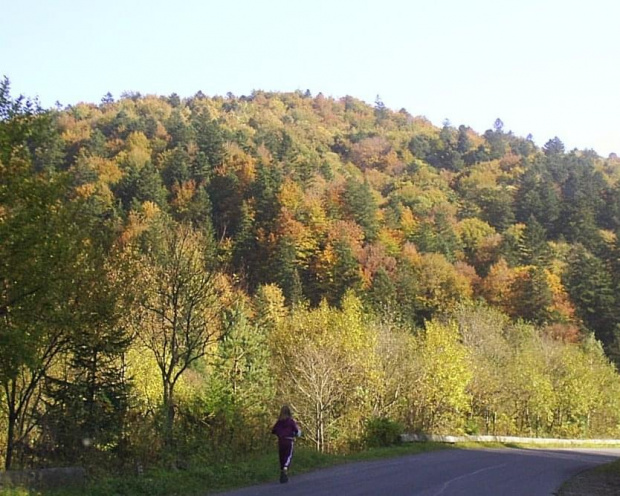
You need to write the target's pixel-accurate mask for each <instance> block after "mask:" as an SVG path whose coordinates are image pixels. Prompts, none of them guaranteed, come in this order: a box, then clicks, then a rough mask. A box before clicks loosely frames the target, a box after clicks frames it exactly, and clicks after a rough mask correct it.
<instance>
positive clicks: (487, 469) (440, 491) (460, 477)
mask: <svg viewBox="0 0 620 496" xmlns="http://www.w3.org/2000/svg"><path fill="white" fill-rule="evenodd" d="M506 465H507V464H506V463H502V464H501V465H493V466H492V467H486V468H481V469H480V470H476V471H475V472H470V473H468V474H464V475H460V476H458V477H455V478H454V479H450V480H449V481H447V482H445V483H444V485H443V486H442V487H441V489H439V491H437V492H436V493H435V494H434V495H433V496H439V495H440V494H441V493H443V492H444V491H445V490H446V489H447V488H448V486H449V485H450V484H452V483H453V482H455V481H457V480H459V479H464V478H465V477H471V476H472V475H476V474H479V473H482V472H487V471H489V470H493V469H495V468H499V467H505V466H506Z"/></svg>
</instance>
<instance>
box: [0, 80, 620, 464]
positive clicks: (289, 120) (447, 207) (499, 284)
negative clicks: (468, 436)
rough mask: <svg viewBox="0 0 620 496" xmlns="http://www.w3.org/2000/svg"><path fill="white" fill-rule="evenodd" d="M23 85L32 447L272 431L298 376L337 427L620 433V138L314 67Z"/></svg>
mask: <svg viewBox="0 0 620 496" xmlns="http://www.w3.org/2000/svg"><path fill="white" fill-rule="evenodd" d="M0 89H1V94H0V96H1V98H0V107H1V108H0V167H1V169H0V172H1V173H2V175H1V179H0V239H1V240H2V241H1V245H0V256H1V257H0V258H2V260H4V262H3V263H2V265H1V266H0V267H1V270H2V273H0V276H1V279H2V280H3V281H4V285H3V290H2V294H1V299H0V316H2V317H3V321H2V324H0V330H1V331H2V336H3V339H2V341H1V342H0V355H1V363H2V370H1V371H0V372H1V374H0V375H1V377H2V378H3V386H4V391H5V394H4V400H3V401H4V402H5V403H6V410H7V412H8V413H7V417H6V419H5V420H4V422H5V424H6V433H7V434H6V436H5V439H4V444H5V445H6V449H5V460H8V462H7V464H6V465H7V466H10V465H12V464H15V461H16V460H18V462H17V463H19V464H22V465H28V464H36V463H40V462H41V461H42V460H58V459H62V460H68V461H71V460H76V459H80V457H84V456H86V455H85V454H84V449H85V448H84V447H83V446H82V440H83V439H89V440H94V445H93V447H89V448H87V449H86V451H87V452H88V456H90V457H91V459H95V458H96V457H103V458H105V457H106V456H109V455H110V454H111V453H112V452H117V451H120V452H122V456H121V457H120V459H133V458H136V457H138V458H139V457H147V455H146V453H147V452H148V451H149V450H148V449H147V448H149V449H150V447H151V445H150V444H149V443H151V444H153V443H154V445H156V446H158V448H160V449H161V451H157V453H156V454H155V455H153V456H154V457H155V459H151V460H149V462H151V463H156V462H157V460H158V459H159V458H157V457H159V456H160V454H161V453H166V452H174V453H175V454H176V455H175V456H181V455H180V454H179V453H187V452H189V451H191V450H190V448H191V449H195V447H196V443H199V442H200V441H201V440H203V439H204V438H205V437H206V438H208V439H209V440H210V441H209V442H208V443H206V444H207V445H206V446H202V449H204V450H206V451H207V452H208V453H209V454H210V455H213V454H214V453H221V452H225V453H238V452H243V451H244V450H252V449H260V448H261V447H262V446H263V445H264V442H265V436H264V435H262V434H257V435H256V436H254V438H253V439H248V437H247V436H245V435H243V436H242V432H247V431H251V432H256V433H259V432H262V429H263V427H262V426H264V425H265V423H267V424H268V423H269V422H270V419H271V416H273V411H274V405H277V404H278V403H279V402H288V403H291V404H292V406H293V407H294V409H295V411H296V412H297V415H298V417H299V419H300V421H301V422H302V424H303V425H304V428H305V429H304V430H305V431H306V432H307V433H308V439H309V440H310V441H311V442H312V443H313V444H314V445H315V446H316V447H317V449H320V450H345V449H349V448H351V447H355V446H361V445H363V444H364V443H365V442H366V443H368V442H372V440H373V439H375V438H374V437H373V436H379V434H378V433H381V432H384V430H386V429H387V430H389V429H398V428H402V427H404V428H407V429H415V430H423V431H427V432H451V433H453V432H459V431H461V432H462V431H467V432H490V433H497V434H503V433H505V434H514V433H528V434H540V435H543V434H554V435H572V436H583V437H588V436H592V435H597V436H604V435H613V434H616V433H617V425H618V421H619V420H620V419H619V418H618V415H619V413H618V411H619V410H618V409H617V408H616V407H617V401H618V399H617V398H618V394H617V392H618V391H620V389H619V388H620V384H619V382H618V376H617V373H616V371H615V367H614V366H613V365H611V363H610V360H611V361H612V362H616V363H617V362H618V361H620V353H619V350H618V336H619V334H618V333H619V327H618V325H619V324H620V313H619V311H618V309H619V308H620V305H619V303H620V302H619V301H618V298H619V296H618V295H620V291H618V289H620V266H619V263H618V260H620V256H619V255H620V246H619V241H618V232H620V189H619V186H618V179H619V178H620V160H619V159H618V158H616V157H615V156H611V157H609V158H602V157H599V156H598V155H597V154H596V153H595V152H594V151H592V150H582V151H581V150H572V151H568V150H565V149H564V145H563V144H562V142H561V140H560V139H558V138H557V137H556V138H552V139H550V140H549V141H548V142H547V143H546V144H545V146H544V147H543V148H542V149H541V148H538V147H537V146H536V145H535V144H534V143H533V142H532V140H531V139H527V138H523V137H519V136H515V135H513V134H512V133H511V132H508V131H506V130H505V129H504V124H503V123H502V122H501V121H500V120H499V119H498V120H497V121H496V122H495V123H494V125H493V126H492V129H489V130H487V131H486V132H484V133H483V134H482V135H480V134H477V133H476V132H474V131H473V130H472V129H470V128H468V127H465V126H460V127H459V128H458V129H457V128H455V127H452V126H451V125H450V124H449V123H446V124H445V125H444V126H443V127H442V128H437V127H435V126H433V125H432V124H431V123H430V122H429V121H427V120H426V119H425V118H423V117H415V116H413V115H411V114H409V113H408V112H407V111H405V110H404V109H403V110H400V111H398V112H395V111H392V110H390V109H388V108H386V107H385V106H384V105H383V104H382V103H381V102H380V101H377V102H376V103H375V105H374V106H370V105H368V104H366V103H364V102H362V101H359V100H356V99H355V98H352V97H345V98H342V99H333V98H326V97H324V96H323V95H321V94H318V95H316V96H313V95H311V94H310V93H309V92H306V93H302V92H295V93H266V92H261V91H256V92H254V93H252V95H250V96H240V97H236V96H234V95H231V94H229V95H227V96H226V97H225V98H223V97H207V96H205V95H203V94H201V93H199V94H196V95H195V96H193V97H191V98H186V99H181V98H179V97H178V96H176V95H171V96H169V97H159V96H141V95H139V94H127V95H124V96H123V97H122V98H121V99H119V100H118V101H116V100H114V99H113V98H112V97H111V96H110V95H107V96H106V97H104V99H103V100H102V102H101V103H100V104H89V103H80V104H76V105H70V106H67V107H66V108H58V109H54V110H50V111H43V110H41V109H38V108H36V105H35V104H32V102H29V101H28V100H26V99H13V98H12V97H11V96H10V94H9V85H8V81H6V80H5V82H4V84H3V85H2V88H0ZM284 378H287V379H286V380H284ZM318 384H320V385H321V387H320V388H318V386H317V385H318ZM270 415H271V416H270ZM233 419H236V420H235V421H234V423H231V422H232V421H233ZM69 420H70V422H71V426H72V427H71V428H69V425H68V423H67V422H68V421H69ZM345 425H346V426H348V427H347V428H346V429H344V428H343V426H345ZM399 426H400V427H399ZM135 433H140V435H138V436H136V435H135ZM88 444H89V446H91V442H90V441H89V443H88ZM203 444H204V443H203ZM26 446H28V449H26ZM18 455H19V456H18ZM214 456H218V455H214ZM112 458H114V457H112ZM108 461H109V460H108ZM110 463H112V462H110Z"/></svg>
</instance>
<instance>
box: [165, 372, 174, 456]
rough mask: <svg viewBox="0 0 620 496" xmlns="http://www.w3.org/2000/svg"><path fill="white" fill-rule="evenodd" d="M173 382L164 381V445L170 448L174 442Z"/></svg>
mask: <svg viewBox="0 0 620 496" xmlns="http://www.w3.org/2000/svg"><path fill="white" fill-rule="evenodd" d="M173 395H174V384H172V383H170V382H166V383H164V405H163V407H164V415H165V416H164V446H165V447H166V449H167V450H170V449H172V446H173V444H174V396H173Z"/></svg>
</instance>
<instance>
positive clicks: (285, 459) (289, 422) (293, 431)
mask: <svg viewBox="0 0 620 496" xmlns="http://www.w3.org/2000/svg"><path fill="white" fill-rule="evenodd" d="M271 433H272V434H275V435H276V436H278V454H279V456H280V482H281V483H282V484H284V483H285V482H288V468H289V466H290V465H291V459H292V458H293V443H294V441H295V438H296V437H299V436H301V430H300V429H299V427H298V426H297V423H296V422H295V420H293V415H292V414H291V409H290V408H289V407H288V405H284V406H283V407H282V408H281V409H280V416H279V417H278V421H277V422H276V423H275V425H274V426H273V429H271Z"/></svg>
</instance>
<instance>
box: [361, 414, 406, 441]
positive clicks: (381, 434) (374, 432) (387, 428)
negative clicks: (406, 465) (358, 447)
mask: <svg viewBox="0 0 620 496" xmlns="http://www.w3.org/2000/svg"><path fill="white" fill-rule="evenodd" d="M402 433H403V426H402V425H401V424H399V423H398V422H394V421H393V420H390V419H388V418H374V419H371V420H369V421H368V422H366V428H365V432H364V443H365V444H366V446H368V447H369V448H375V447H380V446H392V445H394V444H399V443H400V442H401V439H400V435H401V434H402Z"/></svg>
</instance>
